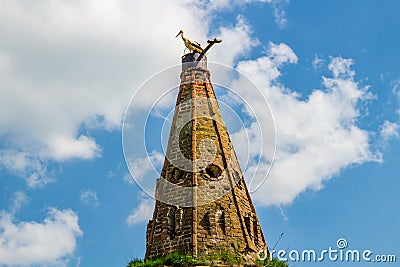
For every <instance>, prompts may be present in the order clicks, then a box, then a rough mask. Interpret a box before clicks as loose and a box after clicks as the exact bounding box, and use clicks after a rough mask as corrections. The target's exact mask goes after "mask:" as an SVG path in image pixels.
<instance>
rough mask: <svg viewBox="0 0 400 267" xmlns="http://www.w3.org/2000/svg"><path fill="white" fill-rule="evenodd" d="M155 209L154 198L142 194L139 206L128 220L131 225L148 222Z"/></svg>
mask: <svg viewBox="0 0 400 267" xmlns="http://www.w3.org/2000/svg"><path fill="white" fill-rule="evenodd" d="M153 209H154V199H152V198H149V197H147V196H143V195H142V196H141V199H140V202H139V204H138V206H137V207H135V209H134V210H133V211H132V213H131V214H130V215H129V216H128V218H127V219H126V222H127V223H128V224H129V225H135V224H139V223H147V222H148V221H149V220H150V219H151V217H152V215H153Z"/></svg>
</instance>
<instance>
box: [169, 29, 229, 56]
mask: <svg viewBox="0 0 400 267" xmlns="http://www.w3.org/2000/svg"><path fill="white" fill-rule="evenodd" d="M179 35H180V36H181V37H182V40H183V43H184V44H185V46H186V48H185V50H186V49H189V50H190V51H191V52H197V53H199V54H200V55H201V57H203V56H204V54H205V53H206V52H207V50H208V49H210V48H211V46H212V45H213V44H215V43H220V42H222V40H221V39H217V38H214V39H213V40H208V41H207V43H208V45H207V47H206V48H205V49H203V48H201V45H200V44H199V43H198V42H196V41H194V40H190V39H188V38H186V37H185V36H184V35H183V30H180V31H179V32H178V34H177V35H176V36H175V38H176V37H178V36H179ZM185 50H184V51H183V53H185Z"/></svg>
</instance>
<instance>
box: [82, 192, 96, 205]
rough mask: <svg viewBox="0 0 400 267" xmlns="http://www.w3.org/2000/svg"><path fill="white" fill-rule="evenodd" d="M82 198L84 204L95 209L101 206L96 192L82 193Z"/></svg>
mask: <svg viewBox="0 0 400 267" xmlns="http://www.w3.org/2000/svg"><path fill="white" fill-rule="evenodd" d="M80 198H81V201H82V203H84V204H86V205H91V206H93V207H97V206H98V205H99V198H98V197H97V193H96V192H93V191H90V190H85V191H83V192H81V196H80Z"/></svg>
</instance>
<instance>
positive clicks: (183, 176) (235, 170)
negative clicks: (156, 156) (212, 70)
mask: <svg viewBox="0 0 400 267" xmlns="http://www.w3.org/2000/svg"><path fill="white" fill-rule="evenodd" d="M156 192H157V193H156V195H157V199H159V200H158V201H156V207H155V210H154V215H153V219H152V220H151V221H150V222H149V224H148V228H147V232H146V258H151V257H154V256H156V255H166V254H168V253H171V252H183V253H194V254H208V253H214V251H215V250H217V251H218V250H231V251H238V252H240V253H247V252H251V251H252V252H256V251H259V250H261V249H263V248H264V246H265V245H266V244H265V240H264V236H263V234H262V231H261V227H260V224H259V221H258V218H257V215H256V212H255V209H254V206H253V204H252V201H251V198H250V194H249V193H248V190H247V187H246V184H245V180H244V178H243V175H242V171H241V169H240V166H239V163H238V160H237V157H236V155H235V152H234V150H233V147H232V143H231V141H230V137H229V133H228V131H227V128H226V126H225V124H224V122H223V120H222V118H221V114H220V110H219V106H218V102H217V100H216V97H215V93H214V90H213V87H212V85H211V82H210V74H209V72H208V70H205V69H201V68H190V69H187V70H185V71H183V72H182V74H181V86H180V91H179V93H178V98H177V103H176V107H175V113H174V117H173V122H172V126H171V132H170V137H169V143H168V148H167V155H166V159H165V162H164V166H163V170H162V173H161V177H160V178H159V179H157V189H156ZM160 200H161V201H160ZM164 202H166V203H164Z"/></svg>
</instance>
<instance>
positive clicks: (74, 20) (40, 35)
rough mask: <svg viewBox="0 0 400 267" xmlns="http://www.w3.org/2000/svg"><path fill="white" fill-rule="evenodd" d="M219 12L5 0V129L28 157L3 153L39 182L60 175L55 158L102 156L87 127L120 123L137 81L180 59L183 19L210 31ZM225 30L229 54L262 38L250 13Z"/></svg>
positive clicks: (198, 30)
mask: <svg viewBox="0 0 400 267" xmlns="http://www.w3.org/2000/svg"><path fill="white" fill-rule="evenodd" d="M215 4H216V5H219V6H224V8H227V6H226V5H225V4H224V3H222V2H221V3H217V2H216V3H215ZM160 6H162V7H163V8H161V9H160V8H159V7H160ZM212 12H218V10H217V11H216V10H209V9H207V7H205V6H202V8H199V4H198V1H194V0H193V1H178V0H175V1H169V2H168V5H166V4H165V2H164V1H161V0H153V1H145V2H138V1H136V2H126V1H122V0H121V1H107V2H102V1H95V0H88V1H85V2H84V3H83V2H79V1H49V0H46V1H42V2H32V3H28V2H26V1H22V0H17V1H6V2H4V3H3V8H2V9H1V10H0V24H1V25H4V27H1V29H0V35H1V36H2V40H4V41H3V42H2V45H1V47H0V88H1V90H0V107H1V109H2V110H1V112H0V139H1V140H2V142H4V143H6V144H7V149H8V151H16V153H19V157H20V161H19V162H17V163H11V164H10V162H5V161H7V158H6V157H1V158H0V164H1V166H2V167H3V168H5V169H7V170H9V171H16V170H18V171H19V172H18V173H19V175H21V176H24V177H25V178H26V179H27V181H28V183H29V185H30V186H32V187H34V186H39V185H43V184H46V183H48V182H50V181H51V180H52V179H51V178H50V177H49V174H48V173H47V168H46V162H48V161H58V162H62V161H66V160H69V159H85V160H87V159H91V158H94V157H98V156H101V152H102V150H101V147H99V145H98V144H97V143H96V140H94V139H93V138H92V137H90V134H89V133H87V132H85V129H89V130H90V129H93V128H100V129H105V130H112V129H119V127H120V125H121V120H122V115H123V112H124V110H125V107H126V105H127V104H128V101H129V98H130V96H131V95H132V93H133V92H134V90H135V89H136V88H138V87H139V85H140V84H141V83H142V82H143V81H145V80H146V79H147V78H148V77H150V76H151V75H152V74H154V72H156V71H157V70H161V69H163V68H165V67H167V66H171V65H174V64H179V63H180V62H179V58H180V54H181V51H182V50H181V48H182V49H183V46H182V43H181V40H178V39H175V38H173V37H174V35H175V34H176V32H177V31H178V30H179V29H180V28H183V29H185V31H186V32H188V33H189V35H190V36H191V37H192V38H193V39H195V40H200V41H202V40H204V41H205V40H207V37H208V36H207V34H208V32H209V30H210V27H209V23H210V21H211V20H212V14H211V13H212ZM149 14H151V16H149ZM177 14H179V15H177ZM213 14H215V13H213ZM154 18H157V19H156V20H154ZM138 25H140V27H138ZM216 33H220V35H221V36H220V37H222V38H223V39H224V41H226V42H227V43H232V44H234V45H225V46H224V48H222V47H221V48H219V49H221V50H220V51H222V52H221V57H220V58H219V59H218V58H217V57H216V58H215V59H214V60H222V59H223V62H225V63H228V64H230V63H232V62H233V60H234V58H236V57H237V56H238V55H242V54H243V53H246V52H248V51H249V49H251V47H252V46H254V44H255V43H256V40H255V39H253V38H252V37H251V30H250V26H249V25H248V23H246V22H245V20H244V18H241V17H239V18H238V21H237V23H236V24H235V25H233V26H227V27H221V28H220V29H215V32H212V33H211V35H212V36H211V37H215V35H214V34H216ZM160 40H163V41H162V42H160ZM216 47H217V46H216ZM213 49H214V48H213ZM143 101H144V102H146V99H143ZM148 104H149V105H151V104H153V103H148ZM18 164H22V165H23V166H26V167H23V166H21V165H18ZM21 168H22V169H24V171H21Z"/></svg>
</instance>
